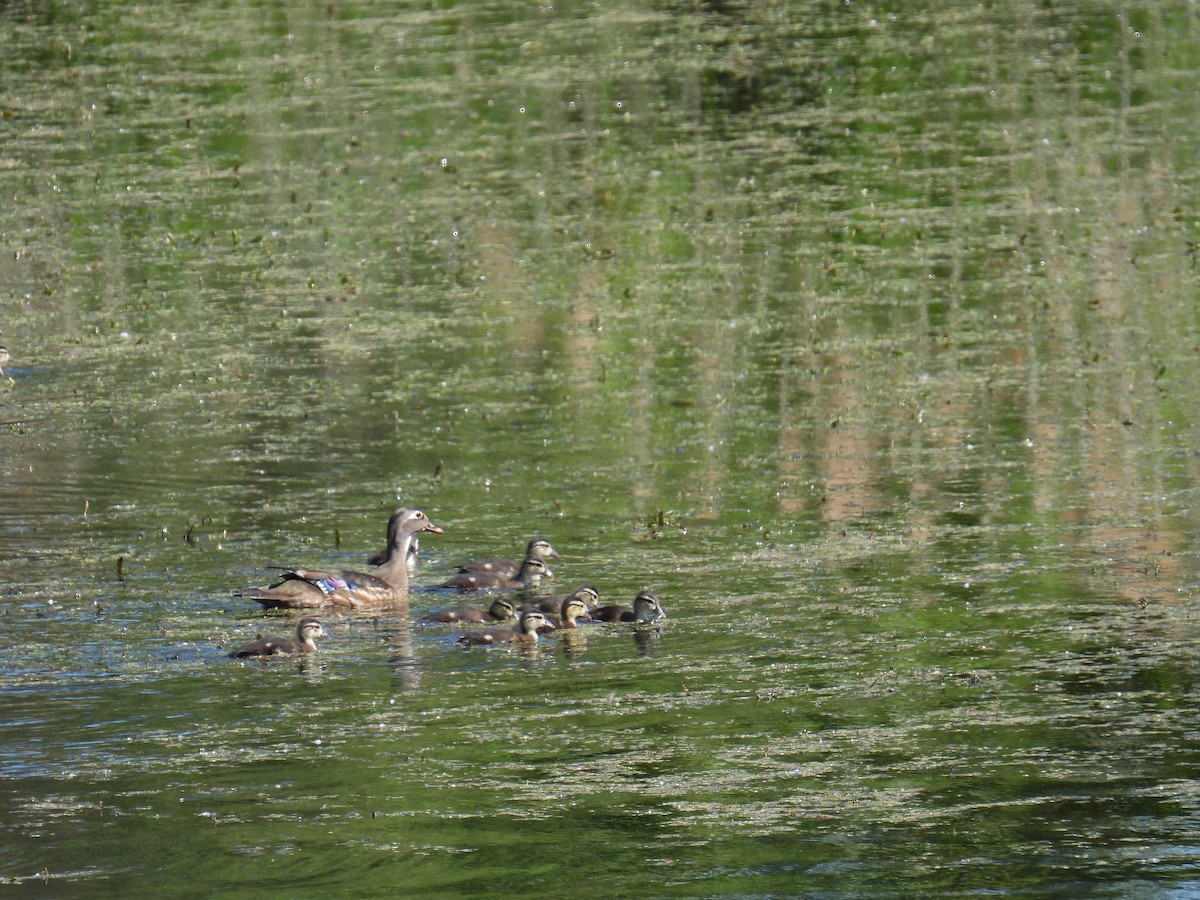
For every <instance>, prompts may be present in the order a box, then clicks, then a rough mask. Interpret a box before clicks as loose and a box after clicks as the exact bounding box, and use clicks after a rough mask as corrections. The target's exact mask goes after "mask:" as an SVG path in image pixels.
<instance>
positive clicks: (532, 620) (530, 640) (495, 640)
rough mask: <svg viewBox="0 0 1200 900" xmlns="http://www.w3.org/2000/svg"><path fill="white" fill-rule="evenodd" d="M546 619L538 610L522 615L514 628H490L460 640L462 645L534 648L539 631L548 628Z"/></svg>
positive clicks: (469, 634)
mask: <svg viewBox="0 0 1200 900" xmlns="http://www.w3.org/2000/svg"><path fill="white" fill-rule="evenodd" d="M547 625H548V623H547V622H546V617H545V616H544V615H542V614H541V613H540V612H538V611H537V610H530V611H529V612H524V613H521V620H520V621H519V622H517V624H516V625H514V626H513V627H512V628H489V629H488V630H487V631H471V632H468V633H467V634H464V635H463V636H462V637H460V638H459V639H458V642H459V643H460V644H467V645H474V646H480V645H482V646H487V647H494V646H496V645H497V644H524V645H527V646H532V645H533V644H536V643H537V642H538V629H541V628H546V627H547Z"/></svg>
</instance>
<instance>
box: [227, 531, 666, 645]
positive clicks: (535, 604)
mask: <svg viewBox="0 0 1200 900" xmlns="http://www.w3.org/2000/svg"><path fill="white" fill-rule="evenodd" d="M424 533H432V534H443V533H444V532H443V529H442V528H440V527H439V526H437V525H435V524H434V523H433V522H431V521H430V519H429V517H428V516H427V515H426V514H425V513H424V512H423V511H421V510H419V509H412V508H409V507H403V508H400V509H397V510H396V511H395V512H394V513H392V515H391V517H390V518H389V519H388V529H387V535H388V547H387V549H386V550H385V551H383V552H382V553H379V554H375V556H374V557H372V560H376V559H377V560H378V564H377V565H375V566H374V567H373V568H372V569H370V571H367V572H357V571H352V570H346V569H341V570H323V569H302V568H290V567H287V568H285V567H279V569H280V571H281V572H282V576H281V577H280V579H279V580H278V581H276V582H275V583H274V584H271V585H269V586H266V587H258V588H248V589H244V590H239V591H234V596H237V597H244V598H246V599H249V600H254V601H255V602H257V603H259V604H261V605H262V606H263V607H264V608H267V609H296V610H305V609H320V608H332V609H340V610H343V611H357V610H369V609H389V608H396V607H401V608H404V609H406V608H407V606H406V601H407V599H408V594H409V574H408V569H409V567H410V566H411V565H412V562H413V561H414V560H415V553H414V552H413V550H414V545H415V544H416V542H417V536H418V535H420V534H424ZM559 558H561V557H560V556H559V554H558V551H557V550H555V549H554V547H553V546H552V545H551V544H550V542H549V541H547V540H546V539H545V538H534V539H532V540H531V541H529V543H528V545H527V546H526V555H525V558H524V560H522V562H521V564H520V566H519V567H518V566H517V565H516V564H515V563H513V562H512V561H511V560H505V559H501V558H495V557H492V558H486V559H478V560H474V561H472V562H469V563H462V564H460V565H458V566H456V569H457V571H456V574H454V575H453V576H452V577H450V578H449V579H447V580H446V581H444V582H442V583H441V584H440V585H438V587H439V588H443V589H449V590H457V591H508V592H518V593H523V594H527V593H528V592H530V591H531V590H533V589H534V588H535V587H537V585H538V584H539V582H540V581H541V579H542V578H543V577H552V575H551V573H550V571H549V569H548V568H547V565H546V562H545V560H546V559H559ZM599 602H600V593H599V591H597V590H596V588H595V587H594V586H593V585H591V584H583V585H580V586H579V587H578V588H576V589H575V590H574V591H573V592H571V593H570V594H567V595H565V596H553V597H544V598H541V599H527V600H526V602H525V603H524V604H518V602H517V601H516V600H513V599H510V598H507V597H497V598H495V599H494V600H492V602H491V603H490V604H489V605H488V606H486V607H485V606H482V605H478V604H463V605H460V606H457V607H452V608H449V609H444V610H439V611H435V612H431V613H429V614H428V615H426V616H424V617H423V618H422V619H421V621H422V622H425V623H429V624H446V625H459V624H474V625H479V624H483V625H493V626H496V627H492V628H488V629H485V630H483V631H474V632H468V633H467V634H464V635H462V636H461V637H460V638H459V642H460V643H462V644H465V645H468V646H498V645H505V644H516V645H525V646H533V645H535V644H537V642H538V640H539V635H540V634H545V633H548V632H552V631H554V630H557V629H574V628H578V627H580V622H581V620H582V621H596V622H632V623H635V624H646V623H656V622H658V621H660V620H662V619H665V618H666V612H665V611H664V610H663V608H662V604H660V603H659V601H658V598H657V597H655V596H654V594H652V593H650V592H649V591H642V592H640V593H639V594H638V595H637V596H636V597H635V598H634V601H633V605H632V606H622V605H609V606H599V605H598V604H599ZM514 619H515V620H516V621H515V623H514V624H508V623H511V622H513V620H514ZM324 634H325V632H324V631H323V630H322V627H321V623H320V622H319V621H318V620H317V619H313V618H305V619H302V620H301V621H300V623H299V624H298V625H297V626H296V639H295V640H292V639H290V638H273V637H272V638H259V639H258V640H256V641H252V642H250V643H249V644H246V645H244V646H242V647H239V648H237V649H236V650H234V651H233V652H232V653H231V654H230V655H231V656H237V657H242V658H244V657H253V656H273V655H281V654H292V653H311V652H313V651H314V650H315V649H316V644H315V642H314V640H313V639H314V638H317V637H323V636H324Z"/></svg>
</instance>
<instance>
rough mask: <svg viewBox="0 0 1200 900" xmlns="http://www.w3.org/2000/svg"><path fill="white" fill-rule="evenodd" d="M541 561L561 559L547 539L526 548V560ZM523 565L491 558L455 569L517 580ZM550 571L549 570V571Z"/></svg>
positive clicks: (455, 568)
mask: <svg viewBox="0 0 1200 900" xmlns="http://www.w3.org/2000/svg"><path fill="white" fill-rule="evenodd" d="M531 557H532V558H536V559H540V560H542V561H543V562H545V561H546V560H547V559H561V558H562V557H560V556H559V555H558V551H557V550H555V549H554V548H553V547H551V546H550V542H549V541H548V540H546V539H545V538H534V539H533V540H531V541H530V542H529V543H528V544H527V545H526V546H525V557H524V558H525V559H530V558H531ZM521 565H522V564H521V563H518V562H513V561H512V560H511V559H500V558H499V557H495V556H493V557H490V558H488V559H476V560H472V561H471V562H466V563H462V564H460V565H457V566H455V567H454V570H455V571H456V572H488V573H490V574H493V575H501V576H504V577H505V578H517V577H518V576H519V574H520V572H521ZM547 571H549V569H547Z"/></svg>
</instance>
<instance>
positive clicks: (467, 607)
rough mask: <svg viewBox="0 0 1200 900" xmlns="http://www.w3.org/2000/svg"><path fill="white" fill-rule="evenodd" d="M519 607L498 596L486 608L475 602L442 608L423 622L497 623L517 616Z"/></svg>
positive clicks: (456, 623)
mask: <svg viewBox="0 0 1200 900" xmlns="http://www.w3.org/2000/svg"><path fill="white" fill-rule="evenodd" d="M516 615H517V607H516V606H515V605H513V602H512V601H511V600H506V599H505V598H504V597H497V598H496V599H495V600H493V601H492V605H491V606H489V607H487V608H486V609H485V608H484V607H482V606H478V605H476V604H474V603H467V604H464V605H462V606H456V607H454V608H453V609H442V610H438V611H437V612H432V613H430V614H429V615H427V616H425V617H424V618H423V619H421V621H422V622H441V623H447V624H455V625H458V624H462V625H495V624H497V623H499V622H507V621H508V620H509V619H513V618H516Z"/></svg>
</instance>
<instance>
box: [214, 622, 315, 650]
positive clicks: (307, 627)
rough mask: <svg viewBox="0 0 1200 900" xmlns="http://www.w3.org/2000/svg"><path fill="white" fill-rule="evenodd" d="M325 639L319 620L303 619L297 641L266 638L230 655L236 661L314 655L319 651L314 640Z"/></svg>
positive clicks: (297, 633) (298, 627) (297, 632)
mask: <svg viewBox="0 0 1200 900" xmlns="http://www.w3.org/2000/svg"><path fill="white" fill-rule="evenodd" d="M319 637H325V632H324V631H323V630H322V628H321V623H320V621H318V620H317V619H301V620H300V622H299V624H297V625H296V640H294V641H293V640H291V639H290V638H281V637H264V638H259V639H258V640H256V641H251V642H250V643H248V644H243V645H242V646H240V647H238V648H237V649H236V650H232V651H230V653H229V655H230V656H231V657H233V658H234V659H248V658H250V657H254V656H283V655H288V654H292V653H312V652H313V651H314V650H316V649H317V645H316V642H315V641H314V640H313V638H319Z"/></svg>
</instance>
